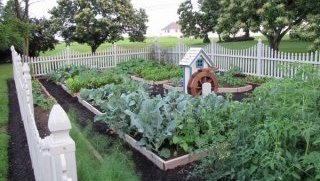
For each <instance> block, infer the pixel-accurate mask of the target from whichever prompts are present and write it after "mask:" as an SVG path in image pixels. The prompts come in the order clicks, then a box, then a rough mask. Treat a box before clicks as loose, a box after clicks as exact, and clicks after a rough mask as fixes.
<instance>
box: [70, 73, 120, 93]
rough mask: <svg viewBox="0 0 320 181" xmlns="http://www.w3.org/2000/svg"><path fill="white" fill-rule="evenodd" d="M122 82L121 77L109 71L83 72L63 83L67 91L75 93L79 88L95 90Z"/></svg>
mask: <svg viewBox="0 0 320 181" xmlns="http://www.w3.org/2000/svg"><path fill="white" fill-rule="evenodd" d="M122 80H123V78H122V75H119V74H117V73H116V72H115V71H113V70H112V69H110V70H108V71H98V70H96V71H84V72H81V73H80V74H79V75H77V76H75V77H73V78H68V79H67V80H66V81H65V83H66V86H67V87H68V89H69V90H70V91H71V92H72V93H75V92H79V91H80V89H81V88H85V89H95V88H99V87H101V86H103V85H106V84H119V83H121V82H122Z"/></svg>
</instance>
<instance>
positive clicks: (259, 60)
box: [256, 39, 263, 76]
mask: <svg viewBox="0 0 320 181" xmlns="http://www.w3.org/2000/svg"><path fill="white" fill-rule="evenodd" d="M262 47H263V44H262V40H261V39H259V41H258V45H257V70H256V74H257V75H258V76H261V62H262V60H261V59H262V53H263V51H262Z"/></svg>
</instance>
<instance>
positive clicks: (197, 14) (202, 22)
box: [177, 0, 221, 43]
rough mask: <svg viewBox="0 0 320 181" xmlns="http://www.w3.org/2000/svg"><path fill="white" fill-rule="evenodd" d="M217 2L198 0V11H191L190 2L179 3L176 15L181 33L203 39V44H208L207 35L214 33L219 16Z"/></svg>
mask: <svg viewBox="0 0 320 181" xmlns="http://www.w3.org/2000/svg"><path fill="white" fill-rule="evenodd" d="M218 2H219V1H218V0H198V4H199V7H200V11H194V10H193V5H192V2H191V0H187V1H185V2H183V3H181V4H180V6H179V8H178V12H177V13H178V15H179V24H180V25H181V29H182V33H183V34H184V35H187V36H195V37H196V38H197V37H200V38H204V39H203V42H204V43H209V42H210V39H209V37H208V33H209V32H215V31H216V29H215V26H216V24H217V20H218V17H219V14H220V9H221V7H220V5H219V3H218ZM218 34H220V33H219V32H218Z"/></svg>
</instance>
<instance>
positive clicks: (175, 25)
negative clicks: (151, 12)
mask: <svg viewBox="0 0 320 181" xmlns="http://www.w3.org/2000/svg"><path fill="white" fill-rule="evenodd" d="M172 29H174V30H181V26H180V25H179V23H178V22H172V23H170V24H168V25H167V26H166V27H164V28H162V30H163V31H164V30H172Z"/></svg>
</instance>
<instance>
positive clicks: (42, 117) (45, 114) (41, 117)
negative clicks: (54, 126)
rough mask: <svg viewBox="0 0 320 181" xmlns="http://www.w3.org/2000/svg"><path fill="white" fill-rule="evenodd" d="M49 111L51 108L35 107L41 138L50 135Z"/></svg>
mask: <svg viewBox="0 0 320 181" xmlns="http://www.w3.org/2000/svg"><path fill="white" fill-rule="evenodd" d="M49 113H50V111H49V110H43V109H41V108H40V107H35V108H34V117H35V121H36V125H37V128H38V131H39V135H40V137H41V138H44V137H46V136H49V135H50V131H49V128H48V121H49Z"/></svg>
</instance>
